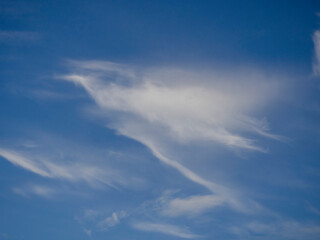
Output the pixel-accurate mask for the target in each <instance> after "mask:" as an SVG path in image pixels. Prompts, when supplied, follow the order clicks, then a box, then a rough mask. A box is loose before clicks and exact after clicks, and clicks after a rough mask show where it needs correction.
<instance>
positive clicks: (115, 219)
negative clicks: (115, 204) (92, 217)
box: [98, 211, 127, 231]
mask: <svg viewBox="0 0 320 240" xmlns="http://www.w3.org/2000/svg"><path fill="white" fill-rule="evenodd" d="M126 216H127V213H126V212H125V211H120V212H113V213H112V215H111V216H110V217H107V218H105V219H103V220H102V221H100V222H99V223H98V227H99V229H100V230H103V231H106V230H108V229H109V228H111V227H114V226H116V225H118V224H119V223H120V220H121V219H122V218H124V217H126Z"/></svg>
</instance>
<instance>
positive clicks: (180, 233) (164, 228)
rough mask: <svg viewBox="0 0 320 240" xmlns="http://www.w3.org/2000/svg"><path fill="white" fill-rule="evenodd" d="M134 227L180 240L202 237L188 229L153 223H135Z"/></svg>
mask: <svg viewBox="0 0 320 240" xmlns="http://www.w3.org/2000/svg"><path fill="white" fill-rule="evenodd" d="M132 227H133V228H135V229H137V230H140V231H146V232H157V233H163V234H166V235H172V236H176V237H180V238H186V239H191V238H200V237H201V236H199V235H196V234H194V233H192V232H190V231H189V230H188V229H185V228H181V227H178V226H175V225H171V224H162V223H151V222H134V223H133V224H132Z"/></svg>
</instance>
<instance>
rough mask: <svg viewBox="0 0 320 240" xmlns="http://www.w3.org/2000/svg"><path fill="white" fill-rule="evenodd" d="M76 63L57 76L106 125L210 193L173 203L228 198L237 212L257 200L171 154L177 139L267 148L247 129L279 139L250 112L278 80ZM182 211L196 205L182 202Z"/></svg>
mask: <svg viewBox="0 0 320 240" xmlns="http://www.w3.org/2000/svg"><path fill="white" fill-rule="evenodd" d="M71 66H72V71H73V72H72V73H71V74H68V75H64V76H60V78H62V79H65V80H68V81H72V82H74V83H76V84H77V85H80V86H82V87H83V88H84V89H85V90H86V91H87V92H88V93H89V94H90V96H91V97H92V98H93V99H94V101H95V102H96V104H97V105H98V106H99V107H100V109H101V110H102V111H103V112H104V113H105V114H107V116H108V122H109V124H108V126H109V127H111V128H114V129H116V130H117V132H118V133H120V134H122V135H124V136H127V137H129V138H132V139H134V140H137V141H139V142H141V143H142V144H144V145H145V146H147V147H148V148H149V149H150V150H151V152H152V153H153V155H154V156H156V157H157V158H158V159H159V160H160V161H162V162H163V163H165V164H167V165H169V166H171V167H173V168H175V169H176V170H178V171H179V172H180V173H181V174H182V175H183V176H185V177H186V178H188V179H189V180H191V181H193V182H195V183H198V184H200V185H202V186H204V187H206V188H207V189H208V190H210V192H212V195H211V194H210V195H208V196H202V197H200V196H193V197H190V198H187V199H177V200H176V202H179V201H180V202H183V203H184V206H186V207H187V206H191V205H192V203H193V202H197V201H200V202H201V201H203V202H206V203H208V204H207V206H206V207H204V208H203V209H205V208H209V206H210V207H214V206H217V205H220V204H223V203H227V204H228V205H229V206H231V207H233V208H234V209H237V210H240V211H247V210H246V209H245V208H250V207H252V206H257V204H255V203H251V202H250V203H243V202H242V201H241V200H240V198H239V197H238V196H237V194H236V193H235V191H234V190H230V189H228V188H226V187H224V186H223V185H221V184H217V183H214V182H212V181H209V180H206V179H205V178H203V177H202V176H200V175H199V174H197V173H195V172H194V171H192V170H190V169H189V168H188V167H186V166H185V165H184V164H183V159H179V160H177V159H176V160H173V159H172V158H171V157H168V156H169V155H170V154H169V152H170V151H174V150H172V148H173V147H172V146H173V145H174V144H179V145H182V146H187V147H189V146H191V145H192V144H195V143H198V142H210V143H212V144H213V145H214V144H219V145H220V146H226V147H229V148H234V149H247V150H254V151H264V149H263V148H261V147H260V146H258V145H257V144H256V142H255V141H254V140H252V139H251V138H248V137H246V135H247V134H249V135H251V136H252V135H253V134H255V135H257V136H262V137H267V138H272V139H277V140H280V139H281V137H279V136H277V135H274V134H272V133H270V132H269V131H268V126H267V124H266V121H265V120H258V119H256V118H254V117H252V115H254V113H255V112H257V111H260V110H261V107H263V106H264V105H265V104H266V103H268V102H269V101H270V100H272V99H273V98H274V97H275V96H276V93H277V91H278V89H279V84H278V83H275V81H272V79H271V78H267V77H265V76H263V75H262V74H261V73H258V72H257V71H252V72H248V71H243V72H241V71H239V72H237V73H230V72H221V71H220V72H209V73H201V72H198V71H190V70H181V69H180V70H179V69H166V68H159V69H144V70H141V69H140V70H139V71H134V70H133V68H131V67H129V66H123V65H120V64H116V63H111V62H99V61H86V62H75V61H73V62H71ZM249 93H250V94H249ZM208 199H210V200H214V201H213V202H214V203H212V204H211V203H209V202H208V201H206V200H208ZM172 204H173V205H174V204H175V201H174V200H173V201H172ZM245 205H247V206H245ZM248 205H250V207H248ZM169 208H170V204H169ZM203 209H200V208H199V209H198V210H197V211H198V212H201V211H202V210H203ZM197 211H196V210H195V211H194V213H196V212H197ZM182 212H185V213H186V214H190V213H191V212H192V211H191V210H186V208H185V209H184V210H182V208H181V210H180V213H181V214H182ZM177 214H178V213H177Z"/></svg>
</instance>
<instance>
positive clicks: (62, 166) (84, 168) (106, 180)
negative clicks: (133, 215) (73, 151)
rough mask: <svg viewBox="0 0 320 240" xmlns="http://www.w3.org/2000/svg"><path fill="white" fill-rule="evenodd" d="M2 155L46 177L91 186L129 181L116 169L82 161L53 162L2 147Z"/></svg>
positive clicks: (117, 184) (115, 185)
mask: <svg viewBox="0 0 320 240" xmlns="http://www.w3.org/2000/svg"><path fill="white" fill-rule="evenodd" d="M0 156H1V157H3V158H4V159H6V160H8V161H9V162H11V163H13V164H14V165H17V166H19V167H22V168H24V169H26V170H28V171H30V172H33V173H35V174H37V175H40V176H42V177H45V178H53V179H54V178H55V179H62V180H67V181H71V182H81V181H82V182H86V183H88V184H90V185H91V186H93V187H95V186H99V185H108V186H110V187H113V188H117V186H119V185H127V181H126V180H125V178H124V177H123V176H122V175H121V174H120V172H119V171H117V170H116V169H112V170H111V169H101V168H100V167H99V166H95V165H89V164H86V163H82V162H70V161H69V162H61V161H60V162H53V161H50V160H48V159H45V158H42V156H40V157H39V156H37V154H34V153H33V157H27V156H23V153H19V152H18V151H13V150H8V149H0ZM39 158H41V159H39Z"/></svg>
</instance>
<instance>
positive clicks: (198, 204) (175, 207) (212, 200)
mask: <svg viewBox="0 0 320 240" xmlns="http://www.w3.org/2000/svg"><path fill="white" fill-rule="evenodd" d="M225 203H226V200H225V199H223V198H222V197H221V196H217V195H213V194H212V195H195V196H190V197H187V198H175V199H172V200H170V201H169V202H168V204H167V205H165V206H164V207H163V209H162V212H161V213H162V214H163V215H166V216H170V217H176V216H181V215H190V216H194V215H198V214H200V213H202V212H205V211H206V210H208V209H211V208H213V207H217V206H221V205H223V204H225Z"/></svg>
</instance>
